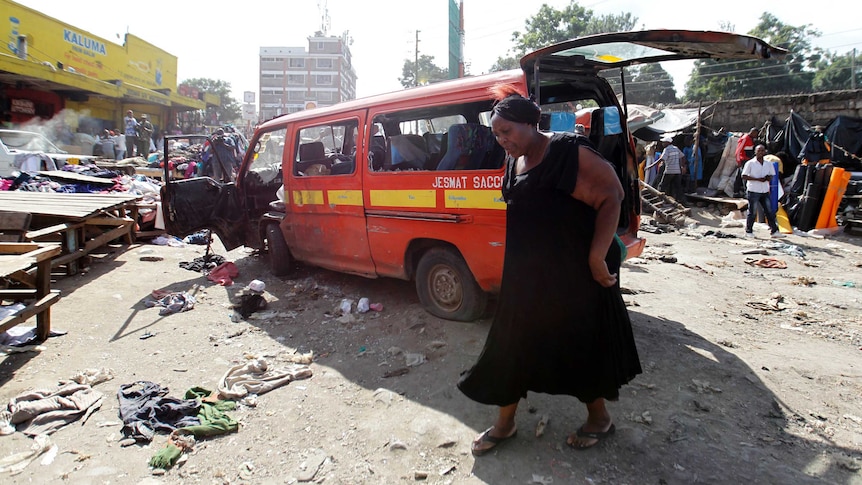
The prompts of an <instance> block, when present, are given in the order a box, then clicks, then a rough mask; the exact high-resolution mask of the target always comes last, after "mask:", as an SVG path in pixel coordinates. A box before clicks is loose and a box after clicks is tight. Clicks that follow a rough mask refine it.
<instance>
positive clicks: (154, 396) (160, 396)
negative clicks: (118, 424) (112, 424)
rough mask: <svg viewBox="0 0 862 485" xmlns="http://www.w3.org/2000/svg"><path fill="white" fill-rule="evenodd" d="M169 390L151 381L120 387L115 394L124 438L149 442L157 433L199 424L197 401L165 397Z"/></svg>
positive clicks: (198, 404) (198, 402)
mask: <svg viewBox="0 0 862 485" xmlns="http://www.w3.org/2000/svg"><path fill="white" fill-rule="evenodd" d="M167 394H168V388H167V387H162V386H160V385H158V384H156V383H154V382H150V381H137V382H133V383H131V384H123V385H121V386H120V390H119V392H118V393H117V398H118V399H119V401H120V419H121V420H122V421H123V429H122V432H123V435H125V436H127V437H130V438H134V439H135V440H137V441H151V440H152V439H153V436H154V435H155V434H156V432H164V433H170V432H172V431H173V430H175V429H177V428H185V427H187V426H196V425H199V424H201V421H200V419H198V417H197V414H198V410H199V409H200V406H201V404H200V401H199V400H198V399H177V398H175V397H166V396H167Z"/></svg>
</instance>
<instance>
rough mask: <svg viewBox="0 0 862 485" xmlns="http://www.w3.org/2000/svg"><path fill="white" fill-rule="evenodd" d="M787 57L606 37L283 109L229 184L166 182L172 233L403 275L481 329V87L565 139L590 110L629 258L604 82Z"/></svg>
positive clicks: (704, 41)
mask: <svg viewBox="0 0 862 485" xmlns="http://www.w3.org/2000/svg"><path fill="white" fill-rule="evenodd" d="M783 53H784V51H783V50H782V49H778V48H775V47H773V46H770V45H769V44H767V43H766V42H764V41H762V40H760V39H757V38H754V37H750V36H746V35H738V34H733V33H728V32H702V31H680V30H654V31H636V32H619V33H610V34H599V35H593V36H588V37H582V38H577V39H573V40H569V41H566V42H562V43H559V44H555V45H552V46H549V47H546V48H543V49H540V50H538V51H535V52H532V53H530V54H528V55H526V56H525V57H524V58H523V59H521V69H516V70H510V71H505V72H497V73H493V74H488V75H483V76H475V77H467V78H462V79H456V80H452V81H447V82H441V83H438V84H432V85H428V86H422V87H417V88H411V89H405V90H403V91H398V92H393V93H388V94H383V95H378V96H371V97H367V98H363V99H357V100H353V101H348V102H344V103H340V104H337V105H334V106H329V107H324V108H318V109H312V110H307V111H302V112H298V113H293V114H289V115H285V116H281V117H279V118H276V119H273V120H270V121H268V122H266V123H264V124H262V125H260V127H259V128H258V129H257V130H256V131H255V133H254V136H253V137H252V139H251V142H250V147H251V148H250V149H249V150H248V152H247V153H246V155H245V158H244V160H243V163H242V166H241V168H240V172H239V175H238V176H237V178H236V181H228V182H221V181H216V180H213V179H212V178H208V177H200V178H193V179H188V180H170V181H169V182H168V183H166V184H165V186H164V187H163V188H162V194H161V196H162V204H163V211H164V215H165V225H166V229H167V230H168V231H169V232H170V234H173V235H176V236H184V235H187V234H191V233H194V232H196V231H199V230H201V229H205V228H208V229H212V230H213V231H214V232H215V234H217V235H218V237H219V238H220V240H221V242H222V243H223V244H224V246H225V248H226V249H228V250H230V249H233V248H235V247H238V246H240V245H246V246H248V247H252V248H260V249H262V250H264V251H266V252H267V253H268V255H269V261H270V265H271V267H272V269H273V272H274V273H275V274H276V275H285V274H288V273H289V272H290V270H291V269H292V267H293V266H294V262H295V261H301V262H303V263H306V264H310V265H314V266H319V267H323V268H328V269H331V270H334V271H340V272H345V273H352V274H356V275H361V276H365V277H369V278H377V277H391V278H400V279H404V280H412V281H415V285H416V291H417V293H418V296H419V299H420V301H421V303H422V305H423V306H424V307H425V308H426V309H427V311H429V312H430V313H432V314H434V315H437V316H439V317H442V318H446V319H452V320H461V321H470V320H474V319H476V318H478V317H480V316H481V315H482V314H483V312H484V311H485V306H486V302H487V298H488V295H490V294H494V293H496V292H497V291H498V289H499V286H500V279H501V275H502V265H503V245H504V242H505V225H506V211H505V208H506V206H505V203H504V202H503V201H502V197H501V194H500V186H501V183H502V179H503V170H504V168H503V165H504V159H505V153H504V151H503V150H502V148H501V147H500V146H499V145H498V144H497V142H496V140H495V139H494V137H493V136H492V134H491V131H490V128H489V126H490V112H491V104H492V100H491V96H490V94H489V91H488V88H489V87H491V86H493V85H495V84H497V83H514V84H517V85H519V86H521V88H522V91H524V92H527V93H529V94H530V95H532V96H533V97H534V99H536V100H537V103H538V104H539V105H540V106H541V108H542V111H543V113H544V118H543V119H544V122H543V124H544V125H545V126H543V127H542V128H543V129H547V130H555V131H562V130H567V131H572V130H574V128H575V126H574V112H575V111H576V107H578V105H580V107H584V108H586V107H594V108H596V109H594V110H593V111H592V115H591V119H590V123H589V128H590V129H589V133H588V137H589V139H590V141H591V142H592V143H593V145H594V146H595V147H596V148H597V149H598V151H599V152H601V154H602V155H603V156H604V157H605V158H606V159H608V160H609V161H610V162H611V163H612V164H613V165H614V167H615V169H616V172H617V175H618V176H619V178H620V180H621V182H622V184H623V187H624V188H625V200H624V202H623V204H622V209H621V213H620V218H619V227H618V229H617V233H618V235H619V236H620V238H621V239H622V240H623V241H624V242H625V244H626V245H627V246H628V250H629V251H628V254H629V257H632V256H636V255H638V254H640V253H641V251H642V250H643V247H644V244H645V241H644V239H642V238H640V237H638V226H639V215H640V190H639V185H638V180H637V170H636V166H635V160H634V149H633V140H632V138H631V135H630V134H629V132H628V128H627V126H626V123H625V120H626V112H625V109H624V106H625V96H624V89H623V90H622V91H623V92H622V93H620V94H621V98H622V104H621V103H620V101H619V100H618V96H617V94H618V93H616V92H614V89H613V88H612V87H611V85H610V84H609V83H608V81H607V80H606V79H605V77H603V76H600V73H601V72H602V71H606V70H608V69H617V70H618V71H621V69H619V68H622V67H625V66H629V65H633V64H638V63H645V62H657V61H670V60H675V59H693V58H694V59H696V58H734V59H758V58H759V59H765V58H770V57H773V56H780V55H783ZM620 79H621V81H622V77H621V76H620ZM165 177H166V178H165V180H168V178H167V177H168V174H165ZM279 195H281V197H279Z"/></svg>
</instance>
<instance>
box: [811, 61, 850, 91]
mask: <svg viewBox="0 0 862 485" xmlns="http://www.w3.org/2000/svg"><path fill="white" fill-rule="evenodd" d="M854 68H855V69H856V72H855V73H853V69H854ZM860 68H862V56H857V57H856V59H855V62H854V59H853V53H852V52H848V53H846V54H844V55H837V54H833V53H830V52H827V53H824V55H823V58H822V59H821V60H820V62H819V63H818V69H817V72H816V74H814V81H813V82H812V87H813V89H814V91H839V90H842V89H851V88H852V87H853V86H858V80H859V71H860ZM853 74H855V76H856V80H857V83H856V84H854V83H852V82H851V80H850V77H851V75H853Z"/></svg>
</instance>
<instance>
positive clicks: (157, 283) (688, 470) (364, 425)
mask: <svg viewBox="0 0 862 485" xmlns="http://www.w3.org/2000/svg"><path fill="white" fill-rule="evenodd" d="M647 223H648V221H647V222H645V224H647ZM688 223H689V224H688V225H687V226H685V227H682V228H678V229H677V230H675V231H672V232H663V233H658V234H652V233H649V232H646V231H645V232H643V233H642V234H643V235H644V236H645V237H646V238H647V240H648V245H647V249H646V251H645V253H644V254H643V255H642V257H641V258H637V259H634V260H630V261H629V262H627V263H625V264H624V267H623V270H622V275H621V281H622V286H623V288H624V292H625V299H626V301H627V303H628V304H629V311H630V313H631V317H632V320H633V325H634V332H635V338H636V341H637V344H638V348H639V352H640V357H641V361H642V364H643V368H644V373H643V374H642V375H640V376H638V377H637V378H636V379H635V380H634V381H633V382H632V383H631V384H630V385H627V386H625V387H624V388H623V390H622V393H621V399H620V400H619V402H615V403H611V404H610V406H609V407H610V411H611V413H612V414H613V418H614V420H615V423H616V427H617V433H616V435H615V436H613V437H612V438H611V439H609V440H607V441H605V442H602V443H601V444H599V445H598V446H596V447H594V448H592V449H589V450H584V451H576V450H572V449H570V448H568V447H567V446H565V439H566V436H567V435H568V434H569V433H571V432H572V431H574V430H575V429H577V427H578V426H579V425H580V424H581V423H582V422H583V420H584V419H585V409H584V407H583V406H582V405H580V404H579V403H578V402H577V401H576V400H574V399H573V398H570V397H565V396H549V395H539V394H530V395H529V396H528V399H527V400H526V402H522V403H521V406H520V407H519V411H518V416H517V422H518V425H519V430H520V431H519V433H518V436H517V437H516V438H515V439H514V440H512V441H510V442H506V443H505V444H504V445H502V446H500V448H499V449H498V450H496V451H494V452H492V453H489V454H488V455H486V456H483V457H481V458H474V457H473V456H472V455H471V454H470V441H471V440H472V439H473V437H474V436H475V435H476V434H477V433H479V432H480V431H482V430H484V429H485V428H486V427H488V426H489V425H490V423H491V422H492V419H493V417H494V415H495V412H496V410H495V409H493V408H490V407H486V406H482V405H479V404H477V403H474V402H472V401H470V400H468V399H467V398H465V397H464V396H463V395H462V394H461V393H460V392H459V391H458V390H457V388H456V387H455V383H456V381H457V379H458V375H459V373H460V372H461V371H462V370H464V369H466V368H468V367H469V366H470V365H471V363H472V362H473V361H474V360H475V359H476V357H477V356H478V354H479V352H480V350H481V347H482V344H483V342H484V339H485V335H486V333H487V330H488V327H489V325H490V318H489V317H486V318H484V319H483V320H480V321H478V322H474V323H457V322H449V321H444V320H440V319H438V318H436V317H433V316H431V315H429V314H427V313H425V312H424V311H423V310H422V309H421V308H420V306H419V303H418V299H417V297H416V295H415V292H414V288H413V284H412V283H410V282H405V281H398V280H388V279H381V280H368V279H364V278H361V277H355V276H350V275H343V274H338V273H334V272H330V271H325V270H320V269H314V268H306V267H298V268H297V270H296V272H295V274H293V275H291V277H290V278H285V279H277V278H274V277H272V276H270V275H269V272H268V269H267V265H266V261H265V259H264V258H262V257H260V256H258V255H257V254H255V253H252V252H250V251H248V250H246V249H238V250H235V251H232V252H229V253H228V252H225V251H224V250H223V248H221V247H220V246H219V245H218V244H216V245H215V246H214V249H215V252H216V253H217V254H220V255H223V256H225V257H226V258H227V259H228V260H230V261H233V262H235V263H236V265H237V266H238V268H239V276H238V277H237V278H236V279H235V283H234V284H233V286H230V287H222V286H218V285H215V284H213V283H211V282H209V281H208V280H207V279H206V278H205V277H204V276H203V275H201V274H200V273H197V272H194V271H190V270H186V269H183V268H181V267H179V265H178V263H180V262H181V261H191V260H193V259H194V258H195V257H198V256H200V255H202V254H203V251H204V247H203V246H187V247H182V248H175V247H168V246H154V245H151V244H145V243H143V244H136V245H133V246H119V245H118V246H111V247H109V248H108V250H107V251H106V252H105V254H103V255H100V256H99V257H97V258H94V260H93V261H92V263H91V265H90V267H89V270H88V271H87V272H86V273H85V274H80V275H77V276H73V277H63V278H59V280H58V281H57V282H56V284H55V287H57V288H59V289H61V290H62V294H63V298H62V299H61V301H60V302H59V303H58V304H56V305H55V306H54V307H53V322H54V325H53V327H54V329H56V330H61V331H65V332H68V333H67V334H65V335H63V336H58V337H53V338H50V339H49V340H47V341H46V342H45V343H44V345H43V348H42V350H41V351H37V352H26V353H16V354H10V355H7V356H5V357H2V364H0V384H2V387H0V400H2V402H4V403H6V402H8V400H9V399H10V398H12V397H13V396H16V395H18V394H19V393H21V392H23V391H25V390H28V389H33V388H53V387H55V386H56V385H57V384H58V382H59V381H62V380H68V379H70V378H71V377H72V376H73V375H74V374H75V373H77V372H82V371H85V370H87V369H103V368H107V369H111V370H112V373H113V376H114V377H113V379H111V380H108V381H106V382H102V383H100V384H97V385H95V386H94V389H95V390H98V391H100V392H102V393H103V394H104V396H105V397H104V399H103V403H102V405H101V408H100V409H99V410H98V411H96V412H95V413H93V414H92V415H91V416H89V418H88V419H87V420H86V421H85V422H83V423H82V420H78V421H75V422H73V423H71V424H69V425H67V426H65V427H63V428H61V429H60V430H58V431H57V432H55V433H54V434H52V435H51V436H50V439H51V441H52V443H53V444H55V445H56V446H57V454H56V456H54V457H53V459H49V460H45V461H46V462H50V463H48V464H42V459H43V457H44V456H45V455H43V456H40V457H39V458H36V459H35V460H34V461H33V462H32V463H30V464H29V465H28V466H27V467H26V468H24V470H23V472H21V473H20V474H17V475H10V474H9V473H6V474H4V475H6V476H3V477H2V478H0V481H2V482H3V483H60V482H61V481H62V482H64V483H75V484H78V483H80V484H89V483H105V484H107V483H132V484H157V483H165V484H174V483H216V484H221V483H224V484H227V483H231V484H235V483H249V484H257V483H262V484H267V483H302V482H305V481H309V482H314V483H338V484H389V483H414V482H415V483H447V484H448V483H452V484H462V483H463V484H479V483H487V484H508V483H512V484H525V483H542V484H550V483H554V484H561V483H565V484H581V483H583V484H598V483H611V484H676V483H680V484H689V483H770V484H772V483H794V484H800V483H835V484H862V472H860V464H862V399H860V396H862V311H860V310H862V292H860V288H862V269H860V266H862V247H860V242H862V238H859V237H852V236H848V235H845V234H844V233H840V234H838V235H836V236H833V237H827V238H812V237H803V236H799V235H791V236H789V237H788V238H787V239H784V240H780V241H774V240H770V239H768V238H767V236H768V231H767V229H766V228H765V227H758V228H756V232H757V234H758V236H759V237H760V238H758V239H754V240H747V239H743V238H741V237H740V236H741V235H742V229H741V228H739V227H735V228H729V227H721V217H720V215H719V214H717V213H716V212H714V211H710V210H708V209H706V208H704V209H695V211H694V214H693V217H692V218H691V219H690V220H689V221H688ZM647 227H648V228H650V227H653V226H647ZM708 234H711V235H708ZM727 236H736V237H727ZM758 251H759V252H760V253H758ZM744 252H749V253H751V252H753V253H752V254H744ZM762 253H766V254H762ZM153 256H158V257H161V258H163V259H162V260H161V261H147V259H149V260H152V259H158V258H153ZM142 257H143V258H144V259H145V260H142V259H141V258H142ZM768 258H772V259H768ZM782 263H783V264H782ZM783 265H786V268H782V267H780V266H783ZM764 266H779V267H764ZM252 279H260V280H262V281H264V282H265V283H266V289H267V291H266V293H265V297H266V299H267V300H268V302H269V307H268V309H267V310H265V311H263V312H258V313H256V314H254V315H252V317H250V318H249V319H247V320H240V321H238V322H234V321H232V320H231V318H230V314H231V309H230V305H231V304H232V303H235V302H237V301H238V300H237V296H236V295H237V293H238V292H240V290H241V289H242V288H243V287H244V286H245V285H247V284H248V283H249V282H250V281H251V280H252ZM194 285H200V287H199V289H198V290H197V293H196V297H197V303H196V305H195V307H194V309H193V310H191V311H187V312H183V313H176V314H171V315H167V316H159V309H158V308H148V307H146V306H145V305H144V304H143V301H144V300H145V299H146V297H147V296H148V295H149V294H150V292H151V291H153V290H154V289H165V290H171V291H190V290H191V289H192V288H193V287H194ZM362 297H366V298H368V299H369V301H370V302H371V303H380V304H382V306H383V309H382V311H379V312H376V311H371V312H368V313H364V314H361V313H356V312H355V311H354V312H353V313H351V314H350V316H349V317H339V315H338V312H337V308H338V307H339V304H340V303H341V301H342V299H345V298H347V299H351V300H353V301H354V302H356V301H358V300H359V299H360V298H362ZM354 308H355V305H354ZM489 311H490V310H489ZM148 335H149V337H148V338H142V337H143V336H148ZM309 352H313V355H314V357H313V363H311V364H310V369H311V370H312V371H313V376H312V377H310V378H308V379H305V380H298V381H294V382H291V383H289V384H286V385H283V386H280V387H277V388H276V389H274V390H272V391H270V392H268V393H265V394H261V395H259V396H257V397H256V399H251V400H248V401H247V402H246V403H245V404H240V405H239V407H238V409H237V410H236V411H232V412H231V413H230V414H231V416H233V417H234V418H236V419H237V420H238V421H239V423H240V427H239V431H238V432H236V433H232V434H227V435H221V436H215V437H212V438H207V439H201V440H198V442H197V443H196V444H195V446H194V449H193V450H192V451H190V452H189V453H187V454H186V455H185V456H184V457H183V458H182V459H181V462H180V464H178V465H176V466H175V467H173V468H171V469H169V470H168V471H167V472H165V473H163V474H160V473H154V472H153V470H152V469H151V468H150V467H149V466H148V461H149V459H150V457H151V456H153V454H154V453H155V452H157V451H158V450H160V449H162V448H163V447H164V446H165V444H166V441H167V436H166V435H164V434H158V435H156V437H155V438H154V440H153V441H152V443H151V444H149V445H132V446H126V447H124V446H121V443H120V440H121V438H122V434H121V432H120V428H121V426H120V424H121V422H120V419H119V418H118V408H119V407H118V399H117V391H118V390H119V387H120V386H121V385H122V384H128V383H133V382H135V381H139V380H145V381H151V382H154V383H157V384H159V385H161V386H165V387H167V388H169V389H170V394H169V395H170V396H176V397H181V396H182V395H183V393H184V392H185V391H186V390H187V389H189V388H191V387H195V386H202V387H205V388H207V389H215V388H216V387H217V385H218V382H219V380H220V379H221V377H222V376H223V375H224V374H225V372H226V371H227V370H228V369H229V368H230V367H231V366H234V365H237V364H242V363H245V362H246V361H247V360H249V359H252V358H262V359H265V360H266V361H267V363H268V364H269V365H270V367H271V368H281V367H283V366H287V365H289V361H290V360H291V359H293V358H295V357H296V356H299V355H302V354H307V353H309ZM423 358H424V361H423ZM408 361H409V362H410V363H411V364H415V365H412V366H408V365H407V364H408ZM543 417H547V419H548V424H547V426H546V428H545V430H544V434H543V435H542V436H540V437H537V436H536V427H537V424H538V422H539V421H540V420H541V419H542V418H543ZM32 444H33V439H31V438H28V437H26V436H24V435H23V434H22V433H20V432H16V433H14V434H12V435H9V436H2V437H0V458H2V457H6V456H9V455H12V454H14V453H19V452H24V451H26V450H28V449H29V448H30V447H31V445H32ZM46 455H47V456H49V457H50V456H51V455H48V454H46Z"/></svg>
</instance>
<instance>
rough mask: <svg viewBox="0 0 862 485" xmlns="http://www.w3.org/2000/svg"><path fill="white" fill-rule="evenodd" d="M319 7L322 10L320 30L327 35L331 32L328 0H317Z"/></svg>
mask: <svg viewBox="0 0 862 485" xmlns="http://www.w3.org/2000/svg"><path fill="white" fill-rule="evenodd" d="M317 9H318V10H320V32H321V33H322V34H323V35H324V36H326V35H327V34H328V33H329V9H328V8H327V7H326V0H323V1H320V0H317Z"/></svg>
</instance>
